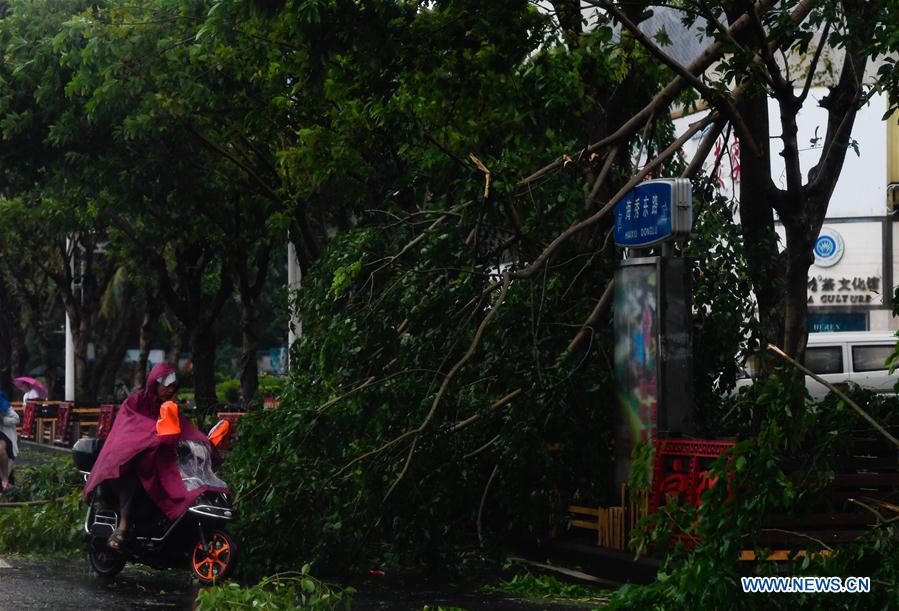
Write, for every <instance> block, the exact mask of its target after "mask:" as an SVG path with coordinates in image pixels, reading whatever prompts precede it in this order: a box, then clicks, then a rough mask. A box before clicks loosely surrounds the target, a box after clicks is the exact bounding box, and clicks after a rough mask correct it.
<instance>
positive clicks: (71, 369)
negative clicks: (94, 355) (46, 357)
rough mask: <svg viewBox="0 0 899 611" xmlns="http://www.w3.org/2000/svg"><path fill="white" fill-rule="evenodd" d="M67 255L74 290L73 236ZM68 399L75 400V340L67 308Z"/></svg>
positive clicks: (68, 240) (67, 242) (69, 242)
mask: <svg viewBox="0 0 899 611" xmlns="http://www.w3.org/2000/svg"><path fill="white" fill-rule="evenodd" d="M66 256H67V257H68V258H69V266H70V268H71V270H72V290H73V291H74V287H75V248H74V242H73V241H72V238H71V237H68V238H66ZM65 400H66V401H74V400H75V340H74V339H73V337H72V320H71V318H70V317H69V311H68V309H66V393H65Z"/></svg>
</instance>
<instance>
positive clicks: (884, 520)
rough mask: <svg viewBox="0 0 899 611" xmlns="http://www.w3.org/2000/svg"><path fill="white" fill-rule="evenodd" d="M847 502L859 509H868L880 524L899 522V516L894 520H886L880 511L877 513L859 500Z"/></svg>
mask: <svg viewBox="0 0 899 611" xmlns="http://www.w3.org/2000/svg"><path fill="white" fill-rule="evenodd" d="M846 500H847V501H849V502H850V503H855V504H856V505H858V506H859V507H862V508H864V509H867V510H868V511H870V512H871V513H873V514H874V516H875V517H876V518H877V521H878V524H891V523H892V522H896V521H899V515H895V516H893V517H892V518H885V517H883V514H881V513H880V512H879V511H877V510H876V509H874V508H873V507H871V506H870V505H868V504H867V503H862V502H861V501H859V500H858V499H846ZM894 507H895V506H894Z"/></svg>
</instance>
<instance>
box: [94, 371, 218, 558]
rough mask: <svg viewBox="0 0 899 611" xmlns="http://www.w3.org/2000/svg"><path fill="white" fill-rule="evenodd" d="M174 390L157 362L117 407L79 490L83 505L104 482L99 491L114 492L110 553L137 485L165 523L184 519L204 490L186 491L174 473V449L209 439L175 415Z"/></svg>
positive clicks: (172, 379)
mask: <svg viewBox="0 0 899 611" xmlns="http://www.w3.org/2000/svg"><path fill="white" fill-rule="evenodd" d="M177 389H178V383H177V376H176V374H175V370H174V368H173V367H172V366H171V365H168V364H165V363H160V364H159V365H156V366H155V367H154V368H153V369H152V370H151V371H150V374H149V375H148V376H147V382H146V384H145V385H144V387H143V388H142V389H140V390H138V391H137V392H135V393H133V394H131V395H130V396H129V397H128V398H127V399H126V400H125V402H124V403H122V406H121V408H120V409H119V412H118V415H117V416H116V419H115V423H114V424H113V426H112V430H111V431H110V433H109V437H108V438H107V439H106V441H105V443H104V444H103V448H102V449H101V450H100V453H99V455H98V456H97V461H96V463H95V464H94V466H93V468H92V469H91V471H90V475H89V476H88V479H87V483H86V484H85V486H84V500H85V501H86V502H89V498H90V494H91V492H92V491H93V490H94V489H95V488H96V487H97V486H99V485H100V484H103V483H104V482H105V484H104V488H112V489H113V490H114V491H115V492H116V493H117V496H118V500H119V520H118V527H117V528H116V530H115V532H113V534H112V535H111V536H110V537H109V540H108V541H107V544H108V546H109V547H110V548H111V549H113V550H119V549H121V547H122V545H123V544H124V543H125V540H126V537H127V536H128V531H129V528H130V520H131V518H132V517H133V515H134V514H133V509H134V507H133V504H134V499H135V495H136V493H137V491H138V485H140V486H141V487H142V488H143V489H144V490H145V491H146V493H147V495H148V496H149V497H150V498H151V499H152V500H153V502H154V503H155V504H156V506H158V507H159V509H160V510H161V511H162V513H163V514H165V516H166V517H167V518H168V519H170V520H175V519H177V518H178V517H179V516H180V515H181V514H183V513H184V512H185V511H186V510H187V508H188V507H189V506H190V505H191V503H192V502H193V501H194V500H195V499H196V498H197V497H198V496H200V495H201V494H202V493H203V492H204V490H205V488H203V487H198V488H194V489H190V490H188V488H187V487H186V486H185V484H184V482H183V481H182V478H181V475H180V474H179V472H178V457H177V452H176V444H177V443H178V442H179V441H197V442H201V443H205V444H208V443H209V439H208V438H207V436H206V435H204V434H203V433H202V432H200V430H199V429H197V428H196V427H195V426H194V425H193V424H191V422H190V421H189V420H187V419H186V418H185V417H184V416H183V415H181V414H179V413H178V408H177V405H175V403H174V402H173V401H172V399H173V398H174V396H175V393H176V392H177Z"/></svg>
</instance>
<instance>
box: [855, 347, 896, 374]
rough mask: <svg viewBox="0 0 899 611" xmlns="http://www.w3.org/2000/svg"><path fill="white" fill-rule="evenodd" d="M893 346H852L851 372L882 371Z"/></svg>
mask: <svg viewBox="0 0 899 611" xmlns="http://www.w3.org/2000/svg"><path fill="white" fill-rule="evenodd" d="M894 348H895V346H853V347H852V370H853V371H882V370H884V369H886V368H887V366H886V361H887V359H888V358H889V357H890V355H892V354H893V349H894Z"/></svg>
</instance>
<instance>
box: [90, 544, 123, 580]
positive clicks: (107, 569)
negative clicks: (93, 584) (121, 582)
mask: <svg viewBox="0 0 899 611" xmlns="http://www.w3.org/2000/svg"><path fill="white" fill-rule="evenodd" d="M87 561H88V562H90V565H91V568H92V569H94V572H95V573H96V574H97V575H100V576H101V577H115V576H116V575H118V574H119V573H120V572H121V571H122V569H123V568H125V560H124V559H123V558H122V557H121V556H119V555H118V554H116V553H115V552H113V551H111V550H108V549H101V548H99V547H95V546H93V545H91V546H90V549H89V550H88V552H87Z"/></svg>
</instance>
